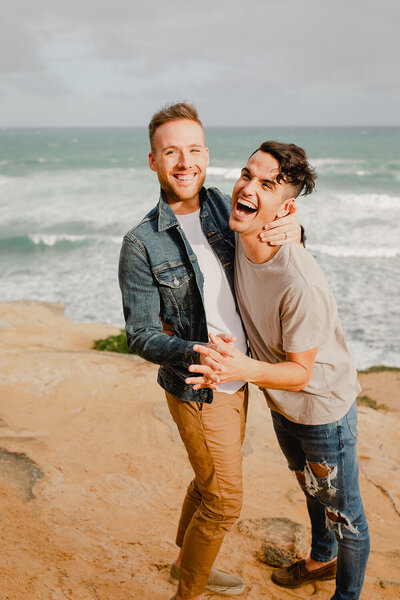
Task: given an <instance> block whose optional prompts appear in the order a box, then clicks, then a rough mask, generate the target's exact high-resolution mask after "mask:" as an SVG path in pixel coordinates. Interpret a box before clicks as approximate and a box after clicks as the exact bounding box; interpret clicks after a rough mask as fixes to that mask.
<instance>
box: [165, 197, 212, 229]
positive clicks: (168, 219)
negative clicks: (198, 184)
mask: <svg viewBox="0 0 400 600" xmlns="http://www.w3.org/2000/svg"><path fill="white" fill-rule="evenodd" d="M199 198H200V209H203V207H204V204H205V203H206V202H207V200H208V193H207V190H206V188H205V187H202V188H201V190H200V192H199ZM175 225H179V223H178V219H177V218H176V216H175V213H174V211H173V210H172V208H171V207H170V205H169V203H168V200H167V197H166V195H165V192H164V190H163V189H162V188H161V190H160V200H159V202H158V231H165V230H166V229H169V228H170V227H174V226H175Z"/></svg>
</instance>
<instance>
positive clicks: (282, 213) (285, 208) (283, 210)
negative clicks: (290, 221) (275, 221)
mask: <svg viewBox="0 0 400 600" xmlns="http://www.w3.org/2000/svg"><path fill="white" fill-rule="evenodd" d="M295 201H296V198H287V199H286V200H285V201H284V202H283V204H281V207H280V209H279V210H278V212H277V213H276V218H280V217H286V215H288V214H289V213H290V207H291V206H292V204H294V203H295Z"/></svg>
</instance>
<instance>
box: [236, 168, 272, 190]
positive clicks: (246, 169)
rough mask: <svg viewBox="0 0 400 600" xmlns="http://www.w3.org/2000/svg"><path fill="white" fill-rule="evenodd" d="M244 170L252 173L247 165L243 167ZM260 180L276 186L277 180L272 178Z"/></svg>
mask: <svg viewBox="0 0 400 600" xmlns="http://www.w3.org/2000/svg"><path fill="white" fill-rule="evenodd" d="M243 172H246V173H247V174H248V175H251V171H250V169H248V168H247V167H243V169H242V173H243ZM260 181H261V183H268V185H273V186H274V187H275V186H276V181H274V180H271V179H260Z"/></svg>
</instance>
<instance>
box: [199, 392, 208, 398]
mask: <svg viewBox="0 0 400 600" xmlns="http://www.w3.org/2000/svg"><path fill="white" fill-rule="evenodd" d="M200 399H201V400H207V394H205V393H204V392H203V393H202V394H200Z"/></svg>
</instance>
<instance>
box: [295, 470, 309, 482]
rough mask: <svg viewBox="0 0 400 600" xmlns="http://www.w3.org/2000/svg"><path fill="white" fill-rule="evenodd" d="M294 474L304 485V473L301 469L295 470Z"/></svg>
mask: <svg viewBox="0 0 400 600" xmlns="http://www.w3.org/2000/svg"><path fill="white" fill-rule="evenodd" d="M295 475H296V477H297V479H298V481H300V483H302V484H303V485H306V476H305V475H304V473H303V471H295Z"/></svg>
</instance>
